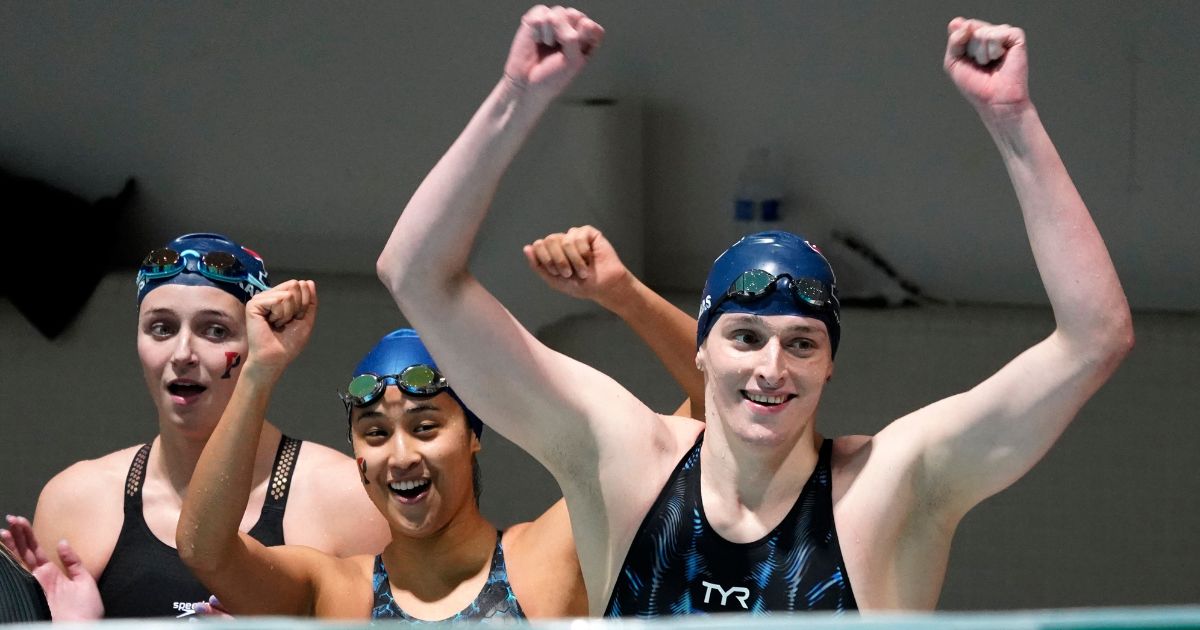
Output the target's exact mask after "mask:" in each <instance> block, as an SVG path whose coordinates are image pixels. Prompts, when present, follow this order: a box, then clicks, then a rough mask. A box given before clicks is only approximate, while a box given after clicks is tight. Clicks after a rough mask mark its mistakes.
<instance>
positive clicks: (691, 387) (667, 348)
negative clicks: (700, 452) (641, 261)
mask: <svg viewBox="0 0 1200 630" xmlns="http://www.w3.org/2000/svg"><path fill="white" fill-rule="evenodd" d="M599 302H600V305H601V306H603V307H604V308H606V309H608V310H609V311H611V312H612V313H613V314H615V315H617V316H618V317H620V318H621V319H622V320H623V321H624V322H625V323H626V325H628V326H629V327H630V328H631V329H632V330H633V331H634V332H635V333H636V334H637V336H638V337H640V338H641V339H642V341H643V342H645V344H646V345H647V346H649V347H650V350H652V351H653V352H654V355H655V356H657V357H658V360H659V361H660V362H661V363H662V364H663V367H665V368H667V372H669V373H670V374H671V378H674V379H675V382H676V383H679V386H680V387H682V388H683V391H684V394H685V395H686V396H687V397H688V398H689V399H690V400H691V403H692V404H691V412H692V417H694V418H696V419H697V420H703V419H704V375H703V374H702V373H701V372H700V370H697V369H696V320H695V319H693V318H692V317H691V316H690V315H688V314H687V313H684V312H683V311H681V310H680V309H678V308H676V307H675V305H674V304H671V303H670V302H668V301H667V300H666V299H665V298H663V297H662V296H661V295H659V294H658V293H656V292H654V290H652V289H651V288H650V287H648V286H646V285H645V284H644V283H643V282H642V281H641V280H639V279H638V278H637V277H636V276H634V275H633V274H632V273H627V274H626V279H625V280H624V281H623V283H622V288H621V289H620V290H619V291H614V292H613V293H612V294H611V295H609V296H606V298H605V299H603V300H599Z"/></svg>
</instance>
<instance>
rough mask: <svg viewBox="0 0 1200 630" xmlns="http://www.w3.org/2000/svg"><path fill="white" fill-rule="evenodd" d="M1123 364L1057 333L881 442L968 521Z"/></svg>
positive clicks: (929, 496)
mask: <svg viewBox="0 0 1200 630" xmlns="http://www.w3.org/2000/svg"><path fill="white" fill-rule="evenodd" d="M1121 356H1123V355H1121ZM1119 360H1120V356H1096V355H1091V354H1089V353H1087V352H1081V351H1080V350H1079V349H1077V348H1073V347H1072V345H1071V344H1070V343H1068V342H1067V340H1066V339H1064V338H1063V337H1062V336H1061V335H1059V334H1058V333H1055V334H1052V335H1051V336H1050V337H1048V338H1047V339H1045V340H1043V341H1042V342H1040V343H1038V344H1036V345H1034V346H1033V347H1032V348H1030V349H1028V350H1026V351H1025V352H1023V353H1021V354H1020V355H1019V356H1017V357H1016V358H1015V359H1013V360H1012V361H1010V362H1009V363H1008V364H1007V365H1005V366H1004V367H1003V368H1001V369H1000V370H999V371H998V372H996V373H995V374H993V375H992V376H991V377H989V378H988V379H987V380H985V381H983V382H982V383H980V384H979V385H977V386H976V387H974V388H972V389H971V390H970V391H967V392H964V393H961V394H957V395H955V396H951V397H950V398H947V399H944V400H941V401H939V402H937V403H934V404H932V405H929V406H928V407H925V408H923V409H921V410H918V411H916V412H913V413H912V414H909V415H908V416H906V417H904V418H901V419H900V420H897V421H896V422H894V423H893V424H892V425H890V426H888V427H887V428H885V429H884V430H883V431H881V432H880V434H879V435H878V436H877V439H876V442H877V443H878V445H879V446H881V447H883V448H891V449H896V448H898V449H902V450H904V451H905V452H907V453H910V454H911V456H912V458H913V464H914V465H915V468H914V474H915V479H916V485H915V487H916V488H917V490H918V492H920V493H922V494H923V495H924V496H922V497H920V499H922V500H924V501H927V502H931V503H933V504H935V505H939V506H941V507H942V508H943V509H944V510H946V511H947V513H948V514H949V515H953V516H961V515H962V514H963V513H965V512H966V511H967V510H969V509H970V508H971V507H973V506H975V505H976V504H978V503H979V502H980V501H982V500H983V499H985V498H987V497H989V496H991V495H993V494H995V493H997V492H999V491H1000V490H1003V489H1004V488H1006V487H1008V486H1009V485H1011V484H1012V483H1013V482H1015V481H1016V480H1017V479H1019V478H1021V476H1023V475H1024V474H1025V473H1026V472H1028V471H1029V469H1030V468H1032V467H1033V466H1034V464H1036V463H1037V462H1038V461H1039V460H1040V459H1041V458H1042V456H1043V455H1045V453H1046V452H1047V451H1048V450H1049V449H1050V447H1051V446H1053V444H1054V442H1055V441H1056V440H1057V439H1058V437H1059V436H1060V435H1061V434H1062V432H1063V431H1064V430H1065V429H1066V427H1067V425H1068V424H1069V423H1070V422H1071V420H1072V419H1074V417H1075V415H1076V414H1077V413H1078V412H1079V409H1080V408H1081V407H1082V406H1083V404H1084V403H1085V402H1086V401H1087V400H1088V398H1090V397H1091V396H1092V395H1093V394H1094V393H1095V392H1096V390H1097V389H1099V388H1100V386H1101V385H1102V384H1103V383H1104V381H1105V380H1107V379H1108V377H1109V376H1110V375H1111V374H1112V372H1113V370H1115V368H1116V365H1117V363H1119ZM931 500H932V501H931Z"/></svg>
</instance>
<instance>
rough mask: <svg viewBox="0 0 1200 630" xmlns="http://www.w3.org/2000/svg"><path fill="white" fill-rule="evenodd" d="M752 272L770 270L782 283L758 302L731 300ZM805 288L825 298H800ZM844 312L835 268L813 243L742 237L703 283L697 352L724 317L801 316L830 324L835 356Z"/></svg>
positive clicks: (765, 235) (785, 236) (786, 236)
mask: <svg viewBox="0 0 1200 630" xmlns="http://www.w3.org/2000/svg"><path fill="white" fill-rule="evenodd" d="M753 270H761V271H765V272H767V274H769V275H770V276H773V277H776V278H779V279H778V280H776V281H775V283H774V284H773V285H772V286H771V287H770V288H769V289H767V290H766V292H765V293H763V294H762V295H760V296H758V297H751V298H747V297H744V296H740V295H739V296H736V297H734V298H731V289H734V288H735V283H737V282H739V281H740V279H742V278H743V274H745V273H746V272H748V271H753ZM781 276H782V277H781ZM806 288H807V289H811V293H812V295H819V296H821V299H811V300H806V299H802V298H801V297H799V295H804V294H806V293H805V289H806ZM798 294H799V295H798ZM840 310H841V305H840V304H839V303H838V299H837V278H835V277H834V275H833V268H832V267H830V266H829V261H828V260H826V259H825V256H823V255H822V254H821V252H820V251H818V250H817V248H816V247H814V246H813V244H812V243H809V242H808V241H806V240H805V239H804V238H802V237H800V236H797V235H795V234H792V233H790V232H759V233H757V234H751V235H749V236H745V237H742V239H741V240H739V241H738V242H736V243H734V244H733V245H732V246H731V247H730V248H729V249H727V250H725V252H724V253H722V254H721V255H720V256H718V257H717V259H716V260H715V261H714V262H713V266H712V270H711V271H709V273H708V280H706V281H705V283H704V298H703V299H702V300H701V301H700V314H699V316H698V317H697V322H696V347H697V348H699V347H700V344H702V343H704V339H705V338H706V337H708V333H709V331H710V330H711V329H712V326H713V324H714V323H716V321H717V318H718V317H720V316H721V314H723V313H753V314H755V315H802V316H804V317H811V318H813V319H818V320H820V321H822V322H825V327H826V329H828V331H829V342H830V349H831V354H833V355H836V354H837V348H838V342H839V341H840V340H841V336H842V325H841V319H840Z"/></svg>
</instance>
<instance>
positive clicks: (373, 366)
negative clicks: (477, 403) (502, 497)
mask: <svg viewBox="0 0 1200 630" xmlns="http://www.w3.org/2000/svg"><path fill="white" fill-rule="evenodd" d="M414 365H428V366H429V367H431V368H433V369H435V370H437V364H436V363H434V361H433V357H432V356H430V355H429V351H428V350H426V349H425V344H423V343H421V338H420V337H418V336H417V331H415V330H413V329H411V328H400V329H397V330H394V331H392V332H390V333H388V334H387V335H384V337H383V339H380V340H379V343H377V344H375V347H374V348H371V351H370V352H368V353H367V356H365V357H363V358H362V361H359V362H358V367H356V368H354V374H352V375H351V378H353V377H355V376H359V375H362V374H374V375H376V376H390V375H395V374H400V373H401V372H403V371H404V369H405V368H407V367H411V366H414ZM446 392H447V393H449V394H450V396H451V397H453V398H454V400H455V402H457V403H458V405H459V406H460V407H462V410H463V414H465V415H466V417H467V424H468V425H469V426H470V427H471V430H472V431H474V432H475V437H479V436H480V435H482V434H483V421H482V420H480V419H479V416H476V415H475V413H474V412H472V411H471V410H470V409H468V408H467V406H466V405H464V404H463V401H462V399H461V398H459V397H458V394H455V393H454V390H453V389H451V388H449V387H447V388H446Z"/></svg>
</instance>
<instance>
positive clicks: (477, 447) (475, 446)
mask: <svg viewBox="0 0 1200 630" xmlns="http://www.w3.org/2000/svg"><path fill="white" fill-rule="evenodd" d="M467 431H468V432H469V433H470V434H471V454H472V455H475V454H477V453H478V452H479V451H482V450H483V444H482V443H481V442H480V441H479V436H478V435H475V432H474V431H472V430H471V427H470V426H468V427H467Z"/></svg>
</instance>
